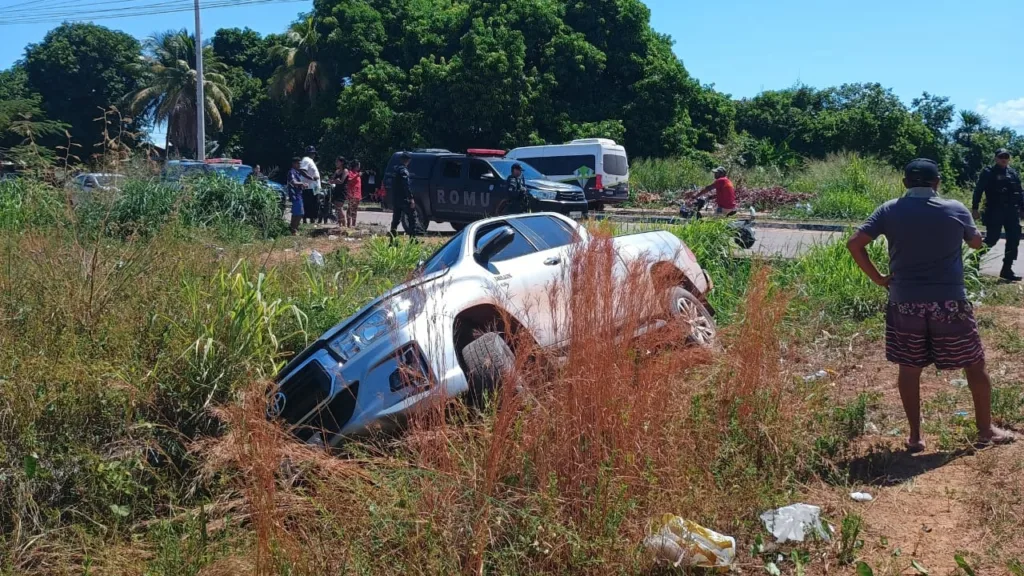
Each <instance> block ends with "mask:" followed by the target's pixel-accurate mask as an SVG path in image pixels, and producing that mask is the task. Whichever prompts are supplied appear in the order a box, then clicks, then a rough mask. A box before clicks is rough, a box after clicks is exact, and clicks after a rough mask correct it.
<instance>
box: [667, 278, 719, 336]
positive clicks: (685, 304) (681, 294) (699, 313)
mask: <svg viewBox="0 0 1024 576" xmlns="http://www.w3.org/2000/svg"><path fill="white" fill-rule="evenodd" d="M665 304H666V307H667V308H668V314H669V317H670V318H671V319H672V320H674V321H678V322H683V323H685V324H686V325H688V326H689V332H688V333H687V335H686V344H687V345H689V346H700V347H702V348H714V347H715V346H716V345H717V341H718V326H717V325H716V324H715V319H714V317H712V316H711V312H709V311H708V309H707V307H706V306H704V304H703V303H701V301H700V300H699V299H698V298H697V297H696V296H694V295H693V294H692V293H690V291H689V290H686V289H685V288H683V287H682V286H673V287H672V288H669V290H668V293H667V295H666V302H665Z"/></svg>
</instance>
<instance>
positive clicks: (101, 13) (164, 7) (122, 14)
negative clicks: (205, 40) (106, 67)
mask: <svg viewBox="0 0 1024 576" xmlns="http://www.w3.org/2000/svg"><path fill="white" fill-rule="evenodd" d="M107 1H108V2H114V3H116V2H119V1H131V0H107ZM304 1H306V0H212V1H210V2H209V3H206V4H203V9H213V8H234V7H241V6H253V5H258V4H291V3H297V2H304ZM0 9H3V10H4V11H7V10H9V9H10V8H9V7H0ZM192 10H193V6H192V2H190V1H189V0H166V1H164V2H157V3H153V4H149V5H147V6H126V7H122V8H113V9H96V10H92V11H89V10H85V11H82V10H72V9H71V8H70V7H69V9H68V11H66V12H60V11H56V10H54V11H52V12H44V13H43V14H39V13H38V12H37V11H35V10H33V12H32V13H26V14H25V15H23V16H13V17H5V18H4V19H3V20H0V26H13V25H18V24H59V23H61V22H66V21H83V20H113V19H119V18H136V17H141V16H155V15H160V14H173V13H179V12H191V11H192Z"/></svg>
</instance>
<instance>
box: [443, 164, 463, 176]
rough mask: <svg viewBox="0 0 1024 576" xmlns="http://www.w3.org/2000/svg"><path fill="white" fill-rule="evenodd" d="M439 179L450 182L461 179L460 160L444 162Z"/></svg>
mask: <svg viewBox="0 0 1024 576" xmlns="http://www.w3.org/2000/svg"><path fill="white" fill-rule="evenodd" d="M441 177H442V178H448V179H452V180H458V179H459V178H462V160H445V161H444V165H443V166H442V168H441Z"/></svg>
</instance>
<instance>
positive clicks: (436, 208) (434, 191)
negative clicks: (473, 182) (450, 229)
mask: <svg viewBox="0 0 1024 576" xmlns="http://www.w3.org/2000/svg"><path fill="white" fill-rule="evenodd" d="M435 170H436V172H435V174H434V181H433V183H432V185H431V194H430V207H431V210H432V211H433V212H432V213H433V214H434V215H435V217H436V219H437V220H442V221H444V220H451V219H454V220H455V221H462V220H464V219H465V218H464V217H463V216H462V214H461V210H460V209H459V206H458V202H459V201H460V200H461V196H462V191H463V190H465V189H466V159H465V158H459V157H450V158H441V160H440V161H438V163H437V167H436V168H435Z"/></svg>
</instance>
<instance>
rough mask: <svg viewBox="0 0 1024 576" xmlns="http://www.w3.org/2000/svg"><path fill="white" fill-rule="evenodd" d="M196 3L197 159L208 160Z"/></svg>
mask: <svg viewBox="0 0 1024 576" xmlns="http://www.w3.org/2000/svg"><path fill="white" fill-rule="evenodd" d="M195 3H196V160H199V161H200V162H204V161H205V160H206V96H205V94H204V93H203V32H202V28H201V27H200V25H199V0H195Z"/></svg>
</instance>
